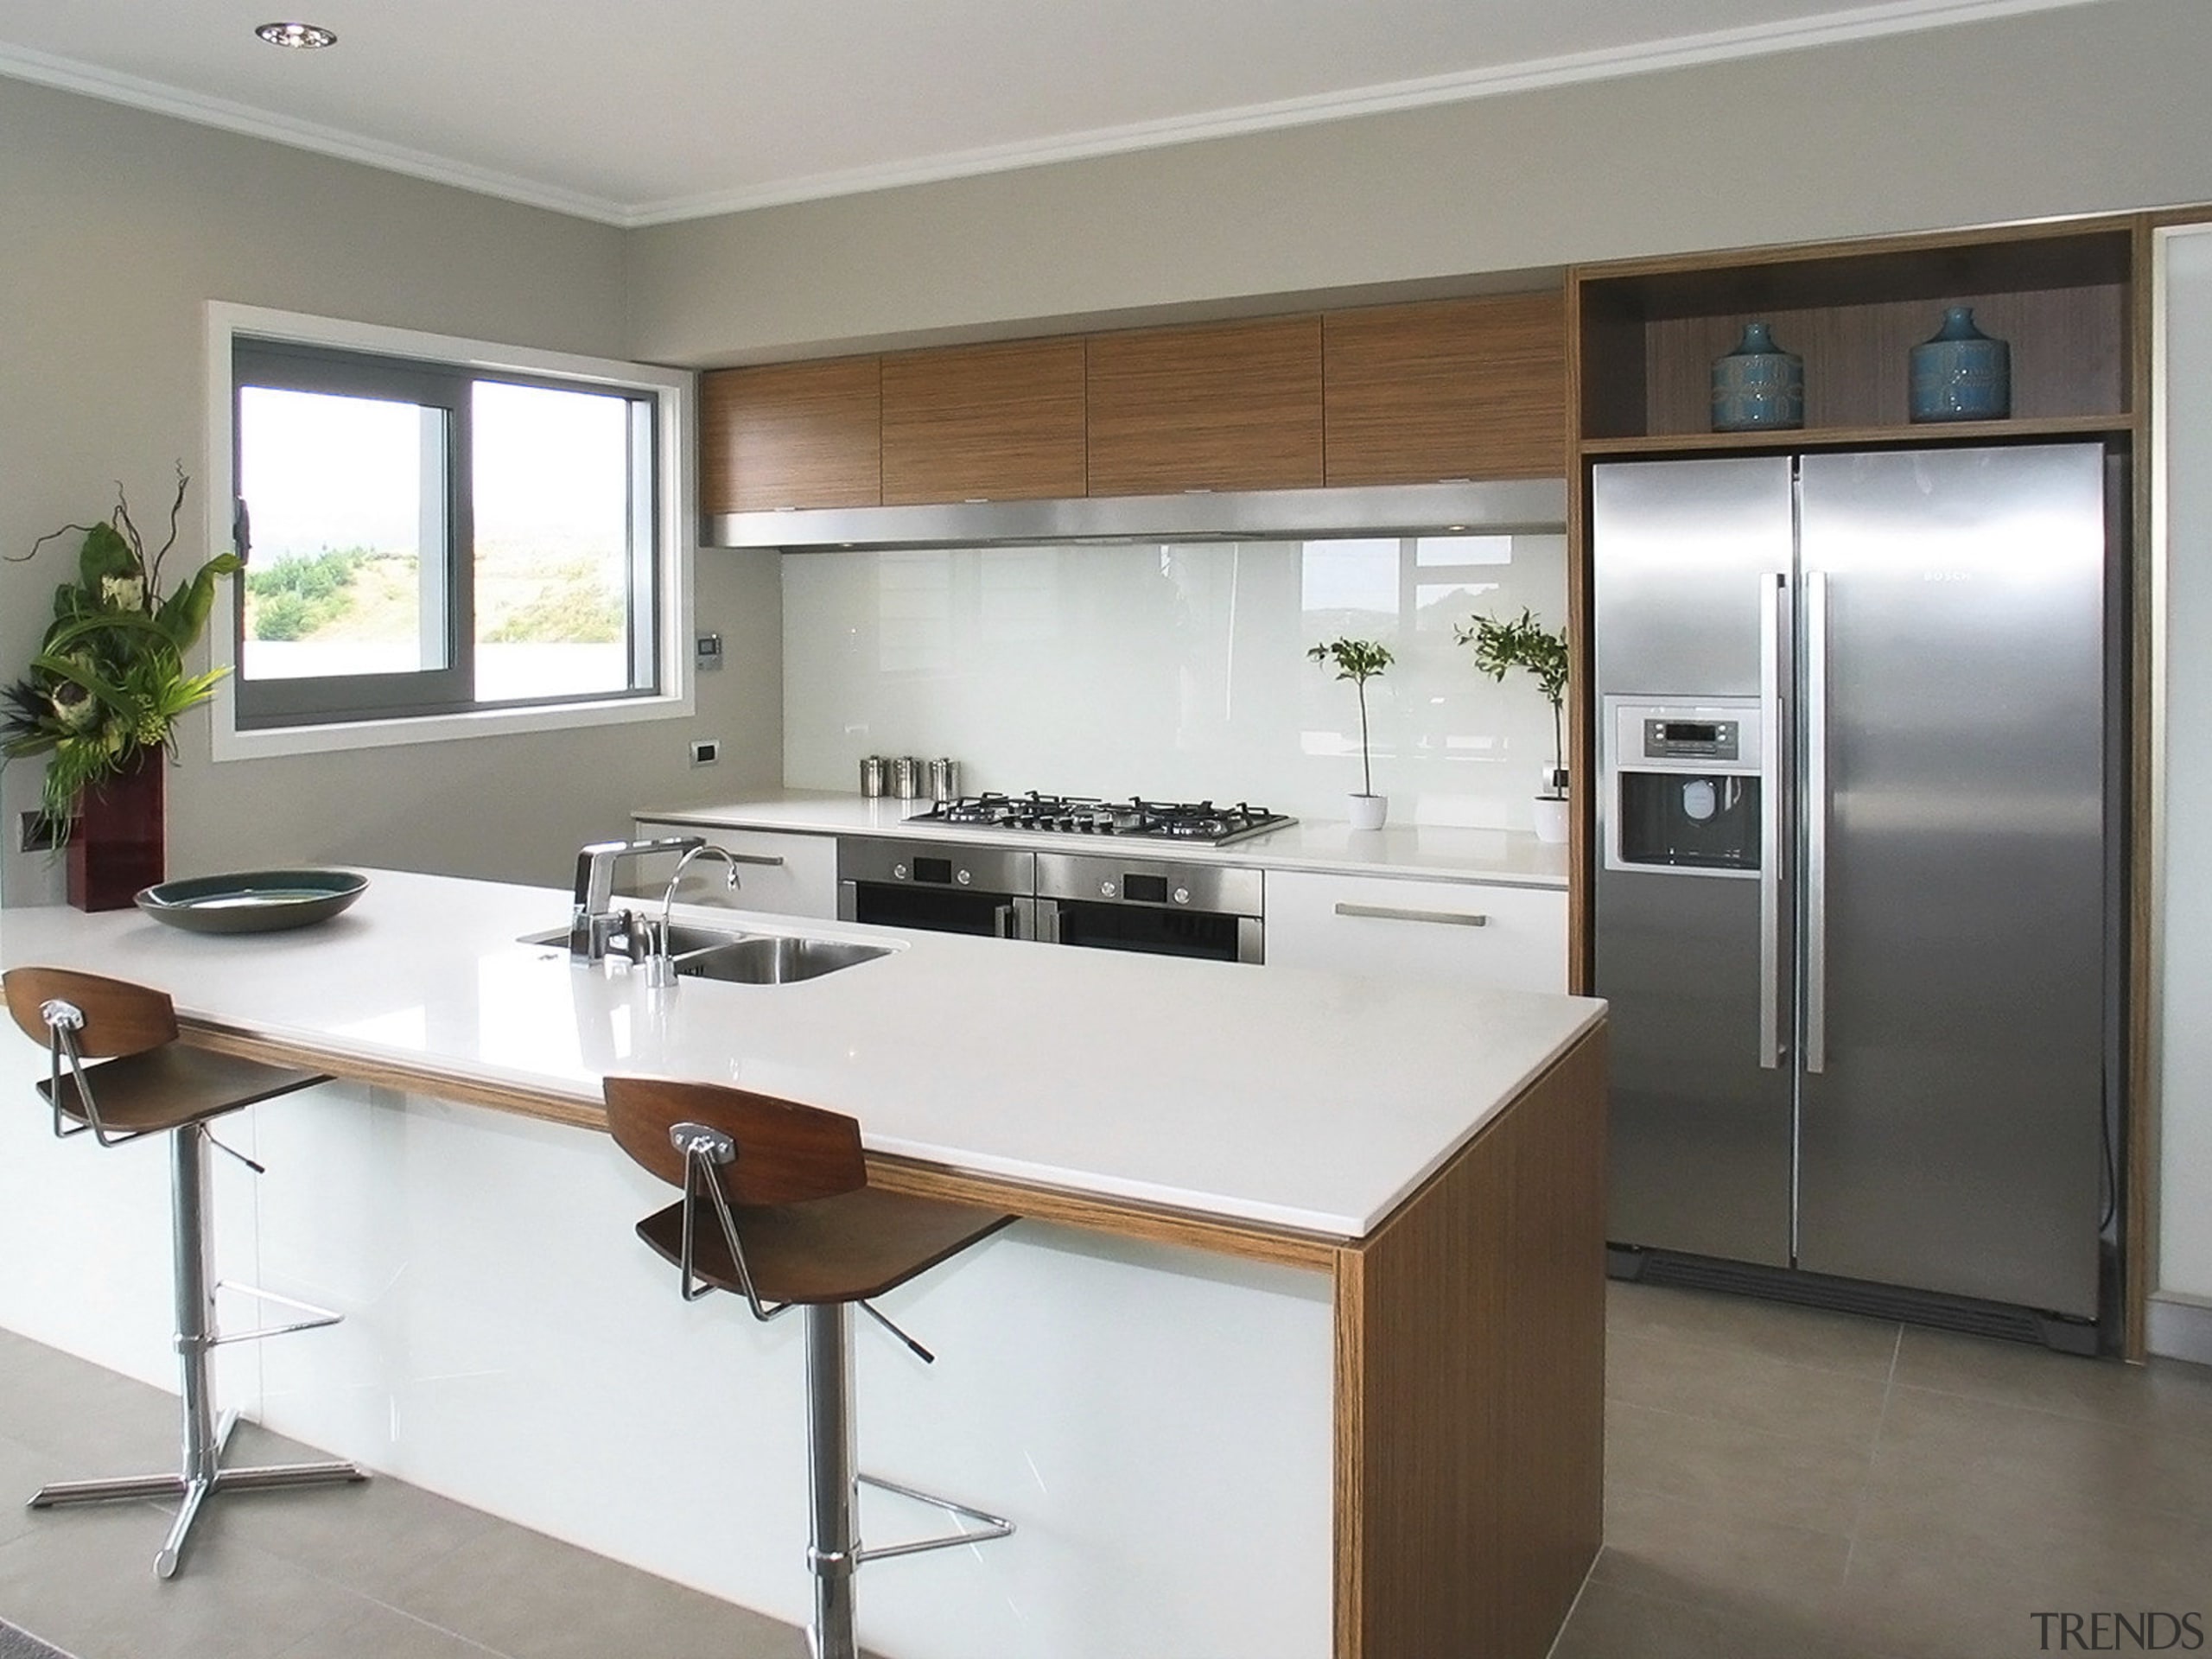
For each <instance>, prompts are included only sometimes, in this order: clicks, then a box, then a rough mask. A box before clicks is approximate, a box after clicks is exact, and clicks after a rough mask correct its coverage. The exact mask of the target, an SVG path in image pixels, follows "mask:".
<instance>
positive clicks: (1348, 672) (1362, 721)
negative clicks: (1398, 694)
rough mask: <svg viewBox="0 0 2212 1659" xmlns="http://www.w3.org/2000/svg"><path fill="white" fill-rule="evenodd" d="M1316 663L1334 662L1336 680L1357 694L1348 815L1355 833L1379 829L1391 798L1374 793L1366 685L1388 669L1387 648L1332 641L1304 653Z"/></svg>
mask: <svg viewBox="0 0 2212 1659" xmlns="http://www.w3.org/2000/svg"><path fill="white" fill-rule="evenodd" d="M1306 655H1307V656H1308V657H1310V658H1313V660H1314V661H1315V662H1317V663H1334V664H1336V668H1337V677H1338V679H1340V680H1350V681H1351V683H1352V686H1353V688H1354V689H1355V690H1357V691H1358V693H1359V793H1358V794H1357V795H1354V796H1352V797H1351V798H1350V801H1349V803H1348V808H1349V810H1348V816H1349V817H1351V827H1352V828H1353V829H1381V828H1382V827H1383V819H1384V818H1385V817H1387V816H1389V810H1390V798H1389V796H1387V795H1377V794H1376V792H1375V776H1374V769H1373V760H1372V756H1371V754H1370V750H1369V747H1368V741H1367V683H1368V682H1369V681H1370V680H1374V679H1380V678H1381V677H1383V670H1384V669H1386V668H1388V667H1389V666H1390V663H1391V657H1390V648H1389V646H1388V645H1380V644H1378V643H1376V641H1375V640H1372V639H1332V640H1330V641H1328V642H1327V643H1326V644H1325V645H1316V646H1314V647H1313V650H1311V651H1309V652H1306Z"/></svg>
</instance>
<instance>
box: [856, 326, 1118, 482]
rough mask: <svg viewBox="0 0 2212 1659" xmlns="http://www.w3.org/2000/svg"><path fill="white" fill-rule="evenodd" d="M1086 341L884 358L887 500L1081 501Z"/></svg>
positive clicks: (1027, 342)
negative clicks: (1071, 498) (1057, 498)
mask: <svg viewBox="0 0 2212 1659" xmlns="http://www.w3.org/2000/svg"><path fill="white" fill-rule="evenodd" d="M1087 487H1088V485H1087V481H1086V467H1085V455H1084V349H1083V341H1082V340H1009V341H1007V342H1006V343H1004V344H1002V345H992V346H956V347H953V348H951V349H949V350H943V351H928V352H902V353H898V354H897V355H895V356H890V357H886V358H885V359H883V500H884V503H885V505H891V506H899V505H912V504H915V503H918V502H937V501H978V500H986V501H1011V500H1033V499H1048V498H1051V497H1054V496H1074V495H1081V494H1083V493H1084V491H1085V490H1086V488H1087Z"/></svg>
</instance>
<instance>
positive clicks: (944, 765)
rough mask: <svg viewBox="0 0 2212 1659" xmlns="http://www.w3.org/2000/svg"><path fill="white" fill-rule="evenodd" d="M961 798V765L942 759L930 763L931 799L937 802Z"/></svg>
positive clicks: (954, 761) (955, 761)
mask: <svg viewBox="0 0 2212 1659" xmlns="http://www.w3.org/2000/svg"><path fill="white" fill-rule="evenodd" d="M959 796H960V763H959V762H958V761H957V760H950V759H941V760H932V761H931V762H930V798H931V800H936V801H950V800H957V799H958V798H959Z"/></svg>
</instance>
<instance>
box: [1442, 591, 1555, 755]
mask: <svg viewBox="0 0 2212 1659" xmlns="http://www.w3.org/2000/svg"><path fill="white" fill-rule="evenodd" d="M1453 632H1455V633H1457V634H1458V635H1459V643H1460V644H1461V645H1472V646H1473V647H1474V648H1475V666H1476V667H1477V668H1478V669H1480V670H1481V671H1483V672H1484V673H1485V674H1487V675H1489V676H1490V677H1491V678H1492V679H1493V680H1496V681H1497V682H1498V683H1501V684H1503V683H1504V680H1505V676H1506V673H1507V671H1509V670H1510V669H1516V668H1517V669H1521V670H1523V671H1526V672H1528V673H1529V674H1532V675H1534V676H1535V680H1536V685H1537V687H1538V689H1539V690H1541V691H1542V692H1543V694H1544V697H1545V699H1546V701H1548V702H1549V703H1550V704H1551V706H1552V765H1551V772H1550V773H1549V779H1550V783H1549V787H1550V788H1551V789H1554V790H1556V789H1558V788H1560V786H1561V785H1562V784H1563V782H1564V779H1565V776H1566V766H1567V758H1566V742H1565V734H1564V733H1563V732H1562V731H1561V729H1560V703H1561V702H1564V701H1565V700H1566V698H1567V630H1566V629H1564V628H1560V629H1558V630H1556V631H1554V630H1551V629H1548V628H1546V627H1545V626H1543V625H1542V624H1541V623H1540V622H1538V621H1537V620H1536V616H1535V612H1533V611H1531V610H1530V609H1529V607H1527V606H1525V605H1524V606H1522V607H1521V614H1520V615H1519V616H1517V617H1516V618H1515V619H1514V620H1511V621H1510V622H1501V621H1499V620H1497V618H1496V617H1493V616H1478V617H1477V618H1476V619H1475V621H1474V626H1471V627H1468V626H1460V627H1458V628H1455V629H1454V630H1453Z"/></svg>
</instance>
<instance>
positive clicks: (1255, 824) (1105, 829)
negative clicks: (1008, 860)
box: [909, 790, 1294, 847]
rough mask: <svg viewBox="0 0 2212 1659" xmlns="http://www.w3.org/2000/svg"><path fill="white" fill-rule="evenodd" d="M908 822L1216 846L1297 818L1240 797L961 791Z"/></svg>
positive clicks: (1274, 827)
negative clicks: (1111, 797) (1113, 797)
mask: <svg viewBox="0 0 2212 1659" xmlns="http://www.w3.org/2000/svg"><path fill="white" fill-rule="evenodd" d="M909 822H910V823H957V824H968V825H977V824H979V825H983V826H986V827H988V828H991V829H1052V830H1058V831H1061V832H1063V833H1066V834H1072V835H1084V836H1146V837H1148V838H1150V839H1153V840H1156V841H1189V842H1202V843H1204V844H1205V845H1207V846H1211V847H1218V846H1220V845H1222V844H1223V843H1224V842H1231V841H1242V840H1243V838H1244V837H1245V836H1256V835H1260V834H1262V832H1264V831H1266V830H1269V829H1281V828H1282V827H1283V825H1285V824H1287V823H1292V822H1294V820H1292V819H1291V818H1289V817H1285V816H1284V815H1283V814H1282V813H1281V812H1270V811H1268V809H1267V808H1266V807H1264V806H1251V805H1248V804H1246V803H1244V802H1243V801H1239V802H1237V803H1236V805H1234V806H1219V805H1217V804H1214V803H1213V802H1211V801H1147V800H1143V799H1141V798H1138V797H1135V796H1132V797H1130V798H1128V800H1126V801H1106V800H1096V799H1093V798H1090V797H1088V796H1081V795H1040V794H1039V793H1038V792H1037V791H1035V790H1032V791H1029V792H1028V793H1027V794H1026V795H997V794H984V795H963V796H962V797H960V798H958V799H957V800H951V801H939V802H938V804H936V805H935V806H933V807H931V809H930V810H928V811H926V812H919V813H916V814H915V815H914V817H912V819H910V820H909Z"/></svg>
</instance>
